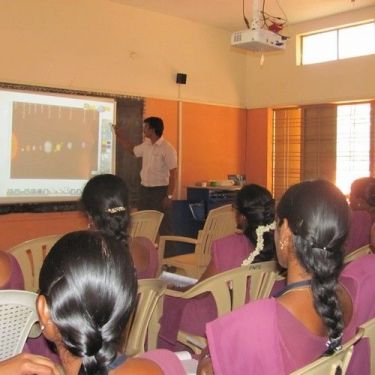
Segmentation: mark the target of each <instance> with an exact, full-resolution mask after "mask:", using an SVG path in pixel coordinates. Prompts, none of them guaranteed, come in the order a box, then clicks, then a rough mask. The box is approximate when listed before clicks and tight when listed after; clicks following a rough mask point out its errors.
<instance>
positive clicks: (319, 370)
mask: <svg viewBox="0 0 375 375" xmlns="http://www.w3.org/2000/svg"><path fill="white" fill-rule="evenodd" d="M363 333H364V330H363V329H362V328H360V329H359V330H358V333H357V334H356V335H355V336H354V337H353V338H352V339H350V340H349V341H347V342H346V343H345V344H344V345H343V347H342V349H341V350H339V351H338V352H335V353H334V354H332V355H330V356H323V357H321V358H319V359H317V360H315V361H314V362H311V363H309V364H308V365H306V366H304V367H303V368H301V369H299V370H296V371H293V372H292V373H291V374H290V375H336V374H341V375H345V373H346V370H347V369H348V366H349V363H350V359H351V357H352V354H353V347H354V345H355V344H356V343H357V342H358V341H359V340H360V339H361V338H362V336H363ZM340 370H341V371H340ZM337 371H340V372H337Z"/></svg>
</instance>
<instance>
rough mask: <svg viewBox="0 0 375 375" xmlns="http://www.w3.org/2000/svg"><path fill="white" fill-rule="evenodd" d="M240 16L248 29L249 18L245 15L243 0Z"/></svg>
mask: <svg viewBox="0 0 375 375" xmlns="http://www.w3.org/2000/svg"><path fill="white" fill-rule="evenodd" d="M242 16H243V19H244V21H245V24H246V26H247V28H248V29H250V24H249V20H248V19H247V17H246V15H245V0H242Z"/></svg>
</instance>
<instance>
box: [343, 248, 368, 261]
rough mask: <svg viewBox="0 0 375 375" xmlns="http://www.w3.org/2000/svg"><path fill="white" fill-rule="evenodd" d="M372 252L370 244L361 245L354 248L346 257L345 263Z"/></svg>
mask: <svg viewBox="0 0 375 375" xmlns="http://www.w3.org/2000/svg"><path fill="white" fill-rule="evenodd" d="M368 254H372V250H371V247H370V244H367V245H365V246H362V247H360V248H359V249H357V250H354V251H352V252H350V253H349V254H347V255H346V256H345V258H344V263H345V264H346V263H349V262H352V261H353V260H355V259H357V258H360V257H361V256H364V255H368Z"/></svg>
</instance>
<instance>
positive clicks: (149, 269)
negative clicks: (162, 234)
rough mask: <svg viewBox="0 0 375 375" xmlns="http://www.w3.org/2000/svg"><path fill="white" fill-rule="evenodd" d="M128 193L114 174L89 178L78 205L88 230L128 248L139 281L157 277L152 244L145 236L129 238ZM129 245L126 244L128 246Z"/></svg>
mask: <svg viewBox="0 0 375 375" xmlns="http://www.w3.org/2000/svg"><path fill="white" fill-rule="evenodd" d="M128 201H129V193H128V188H127V186H126V183H125V181H124V180H122V179H121V178H120V177H119V176H115V175H113V174H100V175H97V176H94V177H92V178H91V179H90V180H89V181H88V182H87V184H86V185H85V187H84V189H83V192H82V196H81V206H82V209H83V211H84V213H85V214H86V215H87V216H88V220H89V227H90V228H91V229H97V230H100V231H102V232H104V233H106V234H107V235H109V236H112V237H114V238H115V239H117V240H118V241H121V242H122V243H123V245H124V246H128V245H129V251H130V253H131V255H132V258H133V261H134V264H135V268H136V270H137V276H138V278H139V279H146V278H153V277H156V273H157V270H158V266H159V260H158V253H157V250H156V248H155V245H154V244H153V243H152V242H151V241H150V240H149V239H148V238H145V237H136V238H132V239H130V238H129V235H128V230H129V227H130V221H131V217H130V210H129V204H128ZM128 242H129V244H128Z"/></svg>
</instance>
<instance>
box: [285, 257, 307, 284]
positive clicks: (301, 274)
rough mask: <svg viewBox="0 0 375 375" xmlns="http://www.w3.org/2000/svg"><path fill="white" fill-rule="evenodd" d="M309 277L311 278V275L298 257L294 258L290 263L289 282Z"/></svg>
mask: <svg viewBox="0 0 375 375" xmlns="http://www.w3.org/2000/svg"><path fill="white" fill-rule="evenodd" d="M309 279H311V275H310V274H308V273H307V272H306V271H305V270H304V269H303V268H302V266H301V265H300V264H299V262H298V261H297V259H293V260H292V261H291V263H290V264H289V265H288V273H287V284H291V283H295V282H299V281H303V280H309Z"/></svg>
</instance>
